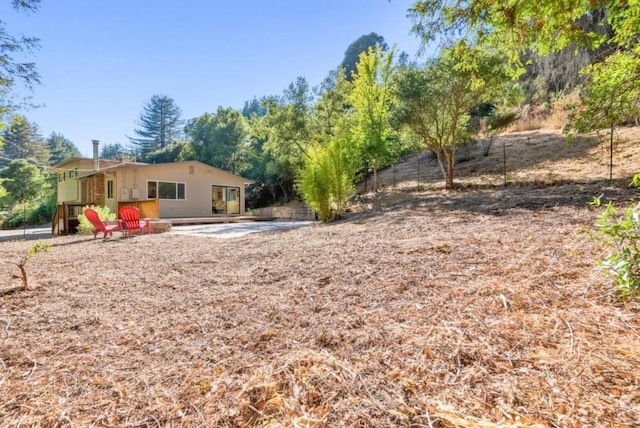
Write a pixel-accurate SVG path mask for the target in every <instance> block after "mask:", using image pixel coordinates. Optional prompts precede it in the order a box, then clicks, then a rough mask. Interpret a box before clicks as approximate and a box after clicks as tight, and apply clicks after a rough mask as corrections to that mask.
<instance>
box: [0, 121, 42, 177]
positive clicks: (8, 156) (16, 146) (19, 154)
mask: <svg viewBox="0 0 640 428" xmlns="http://www.w3.org/2000/svg"><path fill="white" fill-rule="evenodd" d="M2 140H4V144H3V147H2V152H1V153H0V166H2V165H7V164H8V163H10V162H11V161H12V160H17V159H28V160H29V161H31V162H32V163H34V164H37V165H41V166H45V165H49V158H50V156H51V154H50V152H49V148H48V147H47V145H46V144H45V142H44V140H43V139H42V137H41V136H40V134H39V132H38V127H37V126H36V125H34V124H32V123H31V122H29V121H28V120H27V118H25V117H24V116H22V115H16V116H15V117H14V118H13V119H12V121H11V123H10V124H9V126H8V127H7V128H6V129H5V130H4V131H3V132H2Z"/></svg>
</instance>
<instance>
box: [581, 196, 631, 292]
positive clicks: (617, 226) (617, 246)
mask: <svg viewBox="0 0 640 428" xmlns="http://www.w3.org/2000/svg"><path fill="white" fill-rule="evenodd" d="M591 205H594V206H596V207H599V206H600V198H595V199H594V201H593V202H592V203H591ZM616 213H617V210H616V208H615V207H614V205H613V204H612V203H611V202H609V203H608V204H607V205H606V207H605V210H604V211H603V212H602V213H601V214H600V216H599V218H598V220H597V221H596V223H595V225H596V227H597V228H598V233H597V234H596V235H595V238H596V239H598V240H599V241H601V242H603V243H604V244H605V245H606V246H607V247H609V248H610V249H611V252H610V253H609V255H608V256H607V257H605V258H604V259H602V260H600V261H599V262H598V266H599V267H600V268H602V269H603V270H604V271H605V272H607V273H608V274H609V275H611V276H612V277H613V278H614V279H615V281H616V284H617V286H618V294H619V295H620V296H622V297H627V296H631V295H635V294H637V293H638V291H640V247H639V243H640V203H638V204H637V205H635V206H633V207H631V208H629V209H627V210H626V212H625V213H624V215H623V216H622V217H619V216H616Z"/></svg>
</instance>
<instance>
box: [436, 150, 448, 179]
mask: <svg viewBox="0 0 640 428" xmlns="http://www.w3.org/2000/svg"><path fill="white" fill-rule="evenodd" d="M443 155H444V151H439V152H436V159H437V160H438V165H439V166H440V171H441V172H442V178H444V180H445V182H446V181H447V168H446V167H445V166H444V159H443V158H442V157H443Z"/></svg>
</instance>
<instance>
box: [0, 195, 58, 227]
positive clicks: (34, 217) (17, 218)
mask: <svg viewBox="0 0 640 428" xmlns="http://www.w3.org/2000/svg"><path fill="white" fill-rule="evenodd" d="M55 210H56V205H55V202H54V203H51V201H38V202H27V203H24V204H20V205H17V206H16V207H15V208H14V209H13V210H12V211H11V212H8V213H7V214H6V215H5V216H4V217H3V218H2V219H0V225H1V228H2V229H17V228H19V227H22V226H25V225H26V226H38V225H41V224H45V223H51V220H52V219H53V214H54V213H55Z"/></svg>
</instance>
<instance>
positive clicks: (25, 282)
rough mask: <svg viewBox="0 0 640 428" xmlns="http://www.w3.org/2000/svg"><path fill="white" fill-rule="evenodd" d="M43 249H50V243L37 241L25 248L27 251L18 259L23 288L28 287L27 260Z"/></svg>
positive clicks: (26, 288)
mask: <svg viewBox="0 0 640 428" xmlns="http://www.w3.org/2000/svg"><path fill="white" fill-rule="evenodd" d="M43 251H51V244H49V243H48V242H47V243H45V242H42V241H38V242H37V243H36V245H34V246H33V247H31V248H29V249H28V250H27V252H26V253H25V254H24V255H23V256H22V258H21V259H20V262H18V269H20V273H21V274H22V285H23V289H24V290H28V289H29V280H28V278H27V269H26V266H27V262H28V261H29V259H31V258H32V257H34V256H35V255H36V254H38V253H40V252H43Z"/></svg>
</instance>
